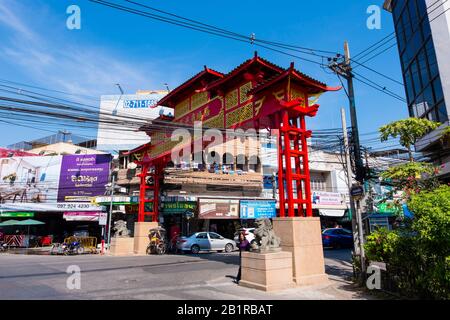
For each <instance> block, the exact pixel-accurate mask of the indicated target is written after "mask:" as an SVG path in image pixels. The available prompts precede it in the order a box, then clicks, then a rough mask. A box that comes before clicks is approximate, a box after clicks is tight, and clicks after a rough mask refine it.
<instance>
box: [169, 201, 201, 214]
mask: <svg viewBox="0 0 450 320" xmlns="http://www.w3.org/2000/svg"><path fill="white" fill-rule="evenodd" d="M186 211H191V212H195V211H197V202H192V201H179V202H163V203H162V213H163V214H180V213H185V212H186Z"/></svg>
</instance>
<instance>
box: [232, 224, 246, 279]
mask: <svg viewBox="0 0 450 320" xmlns="http://www.w3.org/2000/svg"><path fill="white" fill-rule="evenodd" d="M238 247H239V271H238V274H237V277H236V280H235V282H236V283H237V284H239V281H241V269H242V263H241V261H242V251H250V242H248V240H247V239H246V238H245V233H244V232H241V233H239V244H238Z"/></svg>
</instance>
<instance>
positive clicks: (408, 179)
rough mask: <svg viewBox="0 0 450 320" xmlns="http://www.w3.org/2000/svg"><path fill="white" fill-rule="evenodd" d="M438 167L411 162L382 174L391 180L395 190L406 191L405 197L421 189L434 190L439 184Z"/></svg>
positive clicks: (382, 176) (407, 197) (387, 179)
mask: <svg viewBox="0 0 450 320" xmlns="http://www.w3.org/2000/svg"><path fill="white" fill-rule="evenodd" d="M438 172H439V171H438V168H436V167H434V166H433V165H431V164H429V163H424V162H409V163H405V164H401V165H398V166H395V167H391V168H389V169H388V170H386V171H385V172H383V173H382V174H381V178H383V179H384V180H386V181H389V182H391V183H392V184H393V185H394V188H395V190H397V191H404V192H405V198H406V199H409V197H410V196H411V194H414V193H418V192H420V191H421V190H433V189H435V188H437V187H438V186H439V181H438V179H437V177H436V174H437V173H438Z"/></svg>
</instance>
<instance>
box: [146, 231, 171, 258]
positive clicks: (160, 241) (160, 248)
mask: <svg viewBox="0 0 450 320" xmlns="http://www.w3.org/2000/svg"><path fill="white" fill-rule="evenodd" d="M148 238H149V240H150V243H149V244H148V246H147V254H158V255H162V254H165V253H166V251H167V243H166V242H167V240H166V230H165V229H164V228H161V227H159V228H156V229H150V232H149V235H148Z"/></svg>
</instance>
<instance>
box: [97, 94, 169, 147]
mask: <svg viewBox="0 0 450 320" xmlns="http://www.w3.org/2000/svg"><path fill="white" fill-rule="evenodd" d="M166 94H167V91H149V92H144V93H141V94H135V95H105V96H102V97H101V100H100V114H99V125H98V131H97V149H98V150H102V151H106V152H113V151H116V150H132V149H134V148H137V147H139V146H141V145H143V144H146V143H148V142H150V138H149V137H148V136H147V134H146V133H145V132H140V131H139V127H141V126H142V125H144V124H146V123H148V121H151V120H154V119H156V118H158V117H159V115H160V112H161V109H162V110H163V112H164V114H165V115H168V114H169V113H172V114H173V110H172V109H170V108H165V107H156V104H157V103H158V102H159V100H161V99H162V98H163V97H164V96H165V95H166ZM117 117H118V118H119V119H120V117H123V121H124V125H120V124H114V125H112V124H111V119H113V118H115V119H117Z"/></svg>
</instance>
